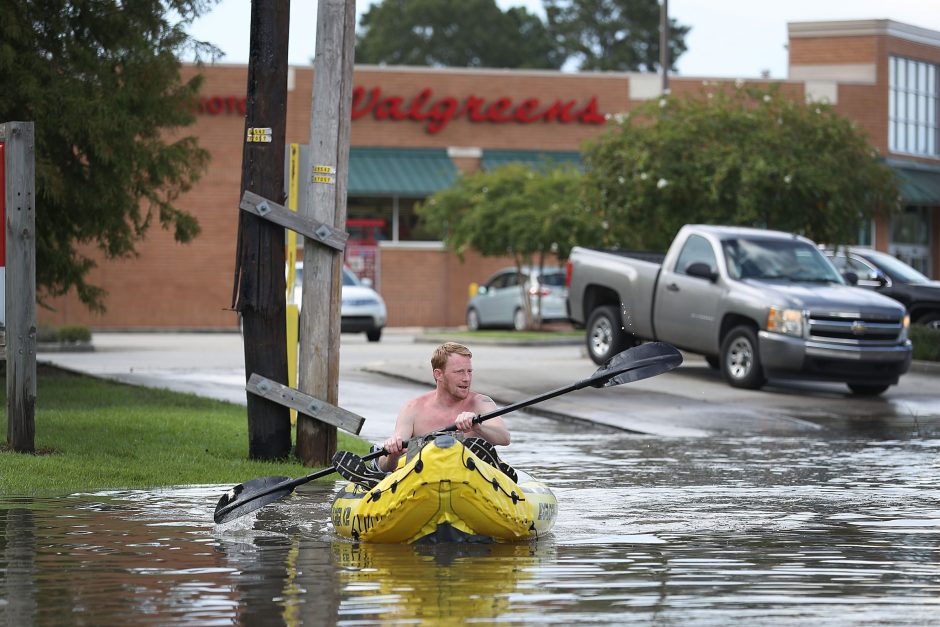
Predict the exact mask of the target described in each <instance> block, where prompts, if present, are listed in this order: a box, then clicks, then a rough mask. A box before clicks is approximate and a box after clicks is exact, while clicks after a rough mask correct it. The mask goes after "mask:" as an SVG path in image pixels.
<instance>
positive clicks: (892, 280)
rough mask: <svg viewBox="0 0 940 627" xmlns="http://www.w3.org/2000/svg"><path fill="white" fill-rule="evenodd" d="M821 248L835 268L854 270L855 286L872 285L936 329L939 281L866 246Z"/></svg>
mask: <svg viewBox="0 0 940 627" xmlns="http://www.w3.org/2000/svg"><path fill="white" fill-rule="evenodd" d="M824 252H825V253H826V256H827V257H829V260H830V261H832V263H833V264H834V265H835V267H836V268H837V269H838V270H839V272H842V273H843V274H846V273H849V272H853V273H855V275H856V276H857V277H858V282H857V283H856V285H858V286H859V287H868V288H872V289H875V290H877V291H879V292H881V293H882V294H884V295H885V296H890V297H891V298H893V299H895V300H896V301H899V302H900V303H901V304H902V305H904V306H905V307H907V313H908V314H910V316H911V322H913V323H915V324H922V325H925V326H928V327H931V328H933V329H940V281H932V280H930V279H929V278H927V277H926V276H924V275H923V274H921V273H920V272H918V271H917V270H915V269H914V268H912V267H910V266H909V265H907V264H906V263H904V262H903V261H901V260H899V259H897V258H895V257H892V256H891V255H889V254H888V253H883V252H880V251H877V250H872V249H870V248H857V247H847V248H839V249H838V251H833V250H826V251H824Z"/></svg>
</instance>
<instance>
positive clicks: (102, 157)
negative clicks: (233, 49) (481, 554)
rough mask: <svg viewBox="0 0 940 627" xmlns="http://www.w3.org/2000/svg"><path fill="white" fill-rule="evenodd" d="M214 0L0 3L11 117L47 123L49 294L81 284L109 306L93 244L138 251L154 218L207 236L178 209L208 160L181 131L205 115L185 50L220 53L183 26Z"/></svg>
mask: <svg viewBox="0 0 940 627" xmlns="http://www.w3.org/2000/svg"><path fill="white" fill-rule="evenodd" d="M210 4H211V2H207V1H206V0H149V1H143V2H120V1H119V0H98V1H96V2H77V1H67V0H0V94H3V96H2V98H0V120H23V121H34V122H35V123H36V127H35V128H36V209H37V210H36V236H37V241H36V268H37V275H36V280H37V284H38V287H39V288H40V291H41V293H45V294H47V295H51V296H55V295H60V294H64V293H66V292H67V291H69V289H71V288H75V289H76V291H77V293H78V296H79V298H80V299H81V300H82V302H83V303H85V304H86V305H88V306H89V307H91V308H92V309H96V310H102V309H103V308H104V298H105V295H106V294H105V292H104V290H102V289H101V288H99V287H96V286H94V285H91V284H89V283H88V282H87V276H88V273H89V271H90V270H91V269H92V268H94V267H95V262H94V261H93V260H92V258H91V257H89V256H88V255H87V254H86V253H85V252H84V250H85V247H86V245H88V244H94V245H96V246H97V247H98V248H99V249H100V250H101V251H102V252H103V254H104V256H105V257H106V258H121V257H129V256H133V255H134V254H135V245H136V243H137V242H139V241H140V239H141V238H143V237H144V235H145V233H146V232H147V230H148V228H149V227H150V226H151V223H152V222H153V220H154V217H156V219H157V220H158V221H159V223H160V225H161V226H162V227H164V228H167V229H171V228H172V229H173V231H174V236H175V237H176V239H177V240H179V241H180V242H188V241H190V240H191V239H192V238H193V237H195V236H196V235H197V234H198V233H199V225H198V223H197V221H196V219H195V218H194V217H193V216H191V215H190V214H188V213H186V212H184V211H182V210H180V209H178V208H177V207H175V206H174V202H175V200H176V199H177V198H178V197H179V195H180V194H182V193H183V192H185V191H187V190H189V189H190V188H191V186H192V184H193V183H194V182H195V181H196V180H198V178H199V176H200V175H201V173H202V172H203V171H204V170H205V169H206V167H207V165H208V161H209V154H208V152H207V151H205V150H203V149H202V148H200V147H199V146H198V144H197V142H196V139H195V138H194V137H191V136H185V135H183V134H182V133H181V131H180V129H183V128H184V127H186V126H188V125H190V124H192V123H193V121H194V114H193V110H194V105H195V103H196V98H197V95H198V90H199V85H200V79H199V78H194V79H192V80H190V81H188V82H186V83H182V82H181V79H180V74H179V69H180V62H179V61H178V59H177V54H178V53H180V52H182V51H184V50H188V49H192V50H194V51H195V52H196V54H197V58H199V57H200V56H202V55H212V54H215V53H216V52H217V50H216V49H215V48H214V47H212V46H210V45H208V44H205V43H203V42H198V41H194V40H192V39H191V38H190V37H189V36H188V35H187V34H186V32H185V30H184V27H185V26H186V25H188V24H189V23H190V22H191V21H192V20H193V19H194V18H195V17H197V16H198V15H201V14H202V13H204V12H205V10H206V9H207V7H208V6H209V5H210ZM168 15H174V16H176V18H177V19H178V21H177V22H176V23H171V22H170V21H169V20H168V18H167V16H168Z"/></svg>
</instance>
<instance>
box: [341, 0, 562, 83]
mask: <svg viewBox="0 0 940 627" xmlns="http://www.w3.org/2000/svg"><path fill="white" fill-rule="evenodd" d="M359 26H360V32H359V35H358V36H357V39H356V62H357V63H377V64H379V63H381V64H389V65H425V66H445V67H495V68H542V69H557V68H559V67H561V64H562V61H563V58H562V57H560V56H559V55H558V54H557V52H556V51H555V46H554V43H553V42H552V40H551V38H550V37H549V35H548V31H547V30H546V28H545V24H543V23H542V21H541V20H540V19H539V18H538V16H536V15H533V14H531V13H529V12H528V11H526V10H525V9H524V8H522V7H516V8H512V9H509V10H508V11H506V12H505V13H504V12H503V11H501V10H500V9H499V7H498V6H497V5H496V2H495V0H382V1H381V2H379V3H377V4H373V5H372V6H371V7H370V8H369V10H368V11H366V13H365V14H364V15H363V16H362V19H361V21H360V23H359Z"/></svg>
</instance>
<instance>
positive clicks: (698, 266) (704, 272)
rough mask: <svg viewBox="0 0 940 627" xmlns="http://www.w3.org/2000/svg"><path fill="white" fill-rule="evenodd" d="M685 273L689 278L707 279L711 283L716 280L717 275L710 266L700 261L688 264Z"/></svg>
mask: <svg viewBox="0 0 940 627" xmlns="http://www.w3.org/2000/svg"><path fill="white" fill-rule="evenodd" d="M685 273H686V274H687V275H689V276H694V277H698V278H700V279H707V280H709V281H711V282H712V283H714V282H715V281H717V280H718V273H717V272H715V271H714V270H712V267H711V266H710V265H708V264H707V263H705V262H702V261H696V262H695V263H692V264H689V267H688V268H686V269H685Z"/></svg>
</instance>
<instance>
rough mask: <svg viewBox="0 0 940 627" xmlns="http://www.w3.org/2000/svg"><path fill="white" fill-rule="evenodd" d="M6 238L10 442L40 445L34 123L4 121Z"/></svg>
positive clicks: (0, 154)
mask: <svg viewBox="0 0 940 627" xmlns="http://www.w3.org/2000/svg"><path fill="white" fill-rule="evenodd" d="M0 146H2V148H0V179H2V180H0V194H2V198H0V203H3V209H4V211H3V212H0V213H3V214H4V215H5V219H4V229H3V235H2V236H3V237H4V238H5V242H6V247H5V248H6V268H7V273H6V286H5V288H4V289H5V294H6V296H5V301H6V303H5V307H6V342H7V442H8V443H9V445H10V446H11V447H12V448H13V450H14V451H17V452H19V453H33V452H35V450H36V206H35V199H36V194H35V189H36V144H35V135H34V129H33V123H32V122H6V123H4V124H0Z"/></svg>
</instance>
